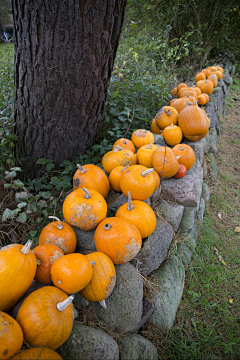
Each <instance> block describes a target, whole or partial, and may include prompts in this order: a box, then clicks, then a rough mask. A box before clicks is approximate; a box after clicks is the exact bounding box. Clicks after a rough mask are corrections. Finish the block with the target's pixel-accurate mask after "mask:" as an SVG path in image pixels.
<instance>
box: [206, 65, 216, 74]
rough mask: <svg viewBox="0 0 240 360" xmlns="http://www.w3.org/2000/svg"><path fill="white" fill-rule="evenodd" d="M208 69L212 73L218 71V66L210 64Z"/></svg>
mask: <svg viewBox="0 0 240 360" xmlns="http://www.w3.org/2000/svg"><path fill="white" fill-rule="evenodd" d="M208 70H209V71H211V73H213V72H214V71H217V68H216V67H215V66H209V67H208Z"/></svg>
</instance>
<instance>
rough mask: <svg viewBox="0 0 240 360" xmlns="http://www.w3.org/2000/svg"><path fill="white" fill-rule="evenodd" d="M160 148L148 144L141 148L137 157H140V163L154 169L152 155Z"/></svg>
mask: <svg viewBox="0 0 240 360" xmlns="http://www.w3.org/2000/svg"><path fill="white" fill-rule="evenodd" d="M157 148H158V146H157V145H155V144H152V143H150V144H148V145H144V146H141V147H140V148H139V149H138V152H137V156H138V163H139V164H140V165H144V166H146V167H147V168H151V167H152V153H153V152H154V151H155V150H156V149H157Z"/></svg>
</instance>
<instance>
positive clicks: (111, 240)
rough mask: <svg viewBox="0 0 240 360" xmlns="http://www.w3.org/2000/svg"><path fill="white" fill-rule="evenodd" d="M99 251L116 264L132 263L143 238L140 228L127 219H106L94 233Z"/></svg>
mask: <svg viewBox="0 0 240 360" xmlns="http://www.w3.org/2000/svg"><path fill="white" fill-rule="evenodd" d="M94 241H95V245H96V248H97V251H101V252H103V253H105V254H107V255H108V256H109V257H110V259H112V261H113V263H114V264H124V263H126V262H129V261H131V260H132V259H133V258H134V257H135V256H136V255H137V254H138V253H139V251H140V249H141V246H142V236H141V233H140V231H139V230H138V228H137V227H136V226H135V225H134V224H132V223H131V222H130V221H128V220H126V219H122V218H119V217H110V218H107V219H104V220H103V221H102V222H101V223H100V224H99V225H98V227H97V229H96V231H95V233H94Z"/></svg>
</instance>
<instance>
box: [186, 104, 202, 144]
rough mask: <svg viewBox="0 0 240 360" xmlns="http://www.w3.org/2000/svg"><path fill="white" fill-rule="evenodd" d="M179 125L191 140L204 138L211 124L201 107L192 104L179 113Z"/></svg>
mask: <svg viewBox="0 0 240 360" xmlns="http://www.w3.org/2000/svg"><path fill="white" fill-rule="evenodd" d="M179 126H180V128H181V129H182V132H183V135H184V137H185V138H186V139H188V140H190V141H197V140H200V139H202V138H203V137H204V136H205V135H206V134H207V132H208V129H209V125H208V122H207V119H206V115H204V113H203V111H202V109H201V108H199V107H198V106H195V105H192V106H188V107H187V108H186V109H184V110H182V111H181V113H180V114H179Z"/></svg>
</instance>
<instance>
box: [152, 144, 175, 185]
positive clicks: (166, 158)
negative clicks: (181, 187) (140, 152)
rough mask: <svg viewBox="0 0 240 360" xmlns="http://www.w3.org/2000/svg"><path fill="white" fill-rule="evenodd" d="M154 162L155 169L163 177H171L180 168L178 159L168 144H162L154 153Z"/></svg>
mask: <svg viewBox="0 0 240 360" xmlns="http://www.w3.org/2000/svg"><path fill="white" fill-rule="evenodd" d="M152 164H153V167H154V169H155V170H156V171H157V172H158V174H159V175H160V176H162V177H163V178H170V177H172V176H174V175H175V174H176V173H177V172H178V169H179V163H178V160H177V158H176V156H175V154H174V152H173V151H172V149H171V148H169V147H168V146H160V147H159V148H158V149H157V150H155V151H154V153H153V154H152Z"/></svg>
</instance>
